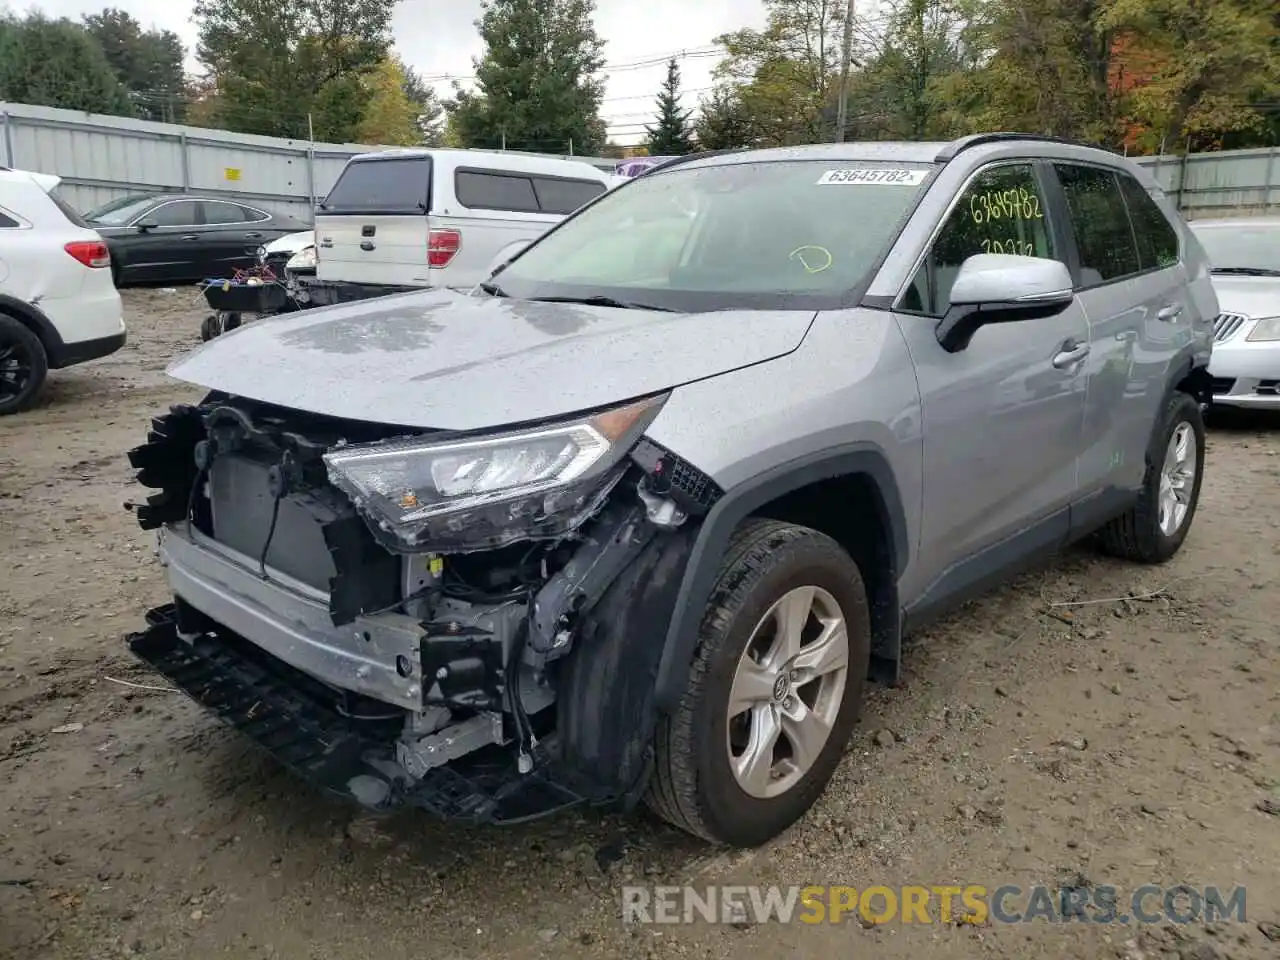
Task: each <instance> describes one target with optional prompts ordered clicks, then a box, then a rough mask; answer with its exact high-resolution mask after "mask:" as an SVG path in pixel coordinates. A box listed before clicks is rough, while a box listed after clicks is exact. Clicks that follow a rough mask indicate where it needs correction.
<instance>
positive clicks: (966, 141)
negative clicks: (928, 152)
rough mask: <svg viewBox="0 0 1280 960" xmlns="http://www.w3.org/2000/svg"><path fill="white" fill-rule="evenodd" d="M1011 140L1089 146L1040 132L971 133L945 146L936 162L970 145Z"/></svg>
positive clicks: (957, 153) (950, 157)
mask: <svg viewBox="0 0 1280 960" xmlns="http://www.w3.org/2000/svg"><path fill="white" fill-rule="evenodd" d="M1010 140H1038V141H1040V142H1041V143H1065V144H1070V145H1071V146H1075V147H1080V146H1088V144H1082V143H1078V142H1076V141H1075V140H1064V139H1062V138H1061V137H1046V136H1043V135H1042V134H1039V133H1012V132H996V133H971V134H969V136H967V137H960V138H959V139H957V140H952V141H951V142H950V143H948V144H947V145H946V146H945V147H943V148H942V149H941V150H940V151H939V152H938V155H937V156H936V157H934V158H933V159H934V162H935V163H947V162H948V161H950V160H954V159H955V158H956V157H957V156H958V155H959V154H961V153H963V152H964V151H965V150H968V149H969V148H970V147H980V146H982V145H983V144H986V143H1001V142H1003V141H1010Z"/></svg>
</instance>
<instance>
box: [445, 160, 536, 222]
mask: <svg viewBox="0 0 1280 960" xmlns="http://www.w3.org/2000/svg"><path fill="white" fill-rule="evenodd" d="M453 189H454V192H455V193H456V194H457V195H458V202H459V203H460V204H462V205H463V206H464V207H470V208H471V209H472V210H518V211H522V212H525V213H536V212H537V211H538V198H537V197H536V196H534V193H533V181H531V180H530V179H529V178H528V177H521V176H508V175H506V174H500V173H479V172H478V171H474V170H459V171H458V172H457V174H456V176H455V177H454V181H453Z"/></svg>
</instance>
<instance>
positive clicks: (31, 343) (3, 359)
mask: <svg viewBox="0 0 1280 960" xmlns="http://www.w3.org/2000/svg"><path fill="white" fill-rule="evenodd" d="M48 372H49V357H48V355H47V354H46V353H45V352H44V344H42V343H41V342H40V338H39V337H37V336H36V335H35V334H34V333H32V332H31V331H30V330H28V329H27V328H26V327H25V326H23V325H22V324H21V323H19V322H18V321H17V320H15V319H14V318H13V317H10V316H8V315H7V314H0V417H3V416H6V415H7V414H11V413H19V412H20V411H22V410H25V409H27V407H29V406H31V404H32V403H33V402H34V401H35V399H36V395H37V394H38V393H39V392H40V387H41V386H43V385H44V380H45V377H46V376H47V374H48Z"/></svg>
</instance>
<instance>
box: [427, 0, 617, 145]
mask: <svg viewBox="0 0 1280 960" xmlns="http://www.w3.org/2000/svg"><path fill="white" fill-rule="evenodd" d="M481 8H482V10H483V13H482V15H481V17H480V19H479V20H478V21H477V22H476V26H477V27H478V28H479V30H480V36H481V38H482V39H483V40H484V45H485V52H484V55H483V56H482V57H480V58H479V59H478V60H476V61H475V71H476V83H477V88H478V89H477V90H476V91H475V92H470V91H465V90H461V89H458V90H457V91H456V95H455V98H454V100H453V101H452V103H451V104H449V105H447V109H448V110H449V111H450V113H451V117H450V129H451V130H452V131H453V132H454V134H455V135H456V136H457V137H458V138H459V139H460V140H461V141H462V143H464V144H466V145H467V146H471V147H485V148H489V149H494V148H498V147H501V146H503V145H504V144H505V146H506V147H507V148H508V149H512V150H534V151H540V152H546V153H561V152H567V151H568V150H569V149H570V148H572V150H573V152H575V153H581V154H592V153H595V152H596V151H597V150H599V149H600V148H601V147H602V146H603V145H604V142H605V125H604V121H602V120H601V119H600V101H601V97H602V96H603V93H604V84H603V83H602V81H601V80H600V79H599V77H598V76H597V75H598V72H599V70H600V68H601V66H603V64H604V59H603V56H602V52H601V51H602V49H603V46H604V44H603V42H602V41H601V40H600V38H599V36H597V34H596V31H595V26H594V25H593V24H592V19H591V18H592V13H593V12H594V10H595V3H594V0H484V2H483V3H482V4H481Z"/></svg>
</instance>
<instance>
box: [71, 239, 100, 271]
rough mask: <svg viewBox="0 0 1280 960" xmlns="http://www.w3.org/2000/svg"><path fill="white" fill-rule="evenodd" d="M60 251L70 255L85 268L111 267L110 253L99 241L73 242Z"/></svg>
mask: <svg viewBox="0 0 1280 960" xmlns="http://www.w3.org/2000/svg"><path fill="white" fill-rule="evenodd" d="M62 249H64V250H66V251H67V253H69V254H71V255H72V256H73V257H75V258H76V259H77V260H79V261H80V262H81V263H83V264H84V265H85V266H86V267H109V266H111V251H110V250H108V249H107V245H106V244H105V243H103V242H102V241H101V240H75V241H72V242H71V243H68V244H67V245H66V246H65V247H63V248H62Z"/></svg>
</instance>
